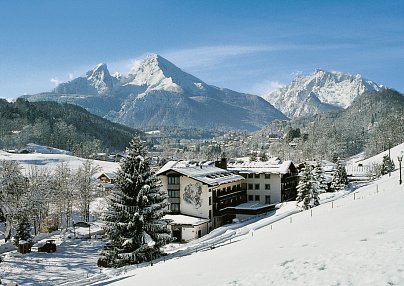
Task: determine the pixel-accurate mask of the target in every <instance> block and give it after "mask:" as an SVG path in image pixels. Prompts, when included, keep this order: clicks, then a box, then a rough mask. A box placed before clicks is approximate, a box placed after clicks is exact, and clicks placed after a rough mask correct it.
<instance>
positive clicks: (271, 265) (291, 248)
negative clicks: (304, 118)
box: [94, 172, 404, 286]
mask: <svg viewBox="0 0 404 286" xmlns="http://www.w3.org/2000/svg"><path fill="white" fill-rule="evenodd" d="M403 200H404V191H403V189H402V187H401V188H399V186H398V180H397V172H396V173H394V174H393V176H392V177H391V178H389V177H384V178H382V179H381V180H379V181H378V182H375V184H372V185H369V186H365V187H362V188H360V189H359V190H357V191H356V192H355V199H354V195H353V194H350V195H348V196H345V197H343V198H341V199H339V200H338V201H334V202H333V203H328V204H322V205H321V206H319V207H317V208H314V209H313V216H311V213H310V211H305V212H302V213H299V214H295V215H293V216H292V217H291V218H290V217H289V218H286V219H284V220H281V221H279V222H276V223H274V224H272V228H271V227H270V226H267V227H264V228H261V229H257V230H255V231H249V232H247V234H246V235H244V236H243V237H239V238H237V239H233V241H232V242H231V243H230V241H228V242H227V243H226V244H225V245H223V246H222V247H217V248H215V249H212V250H207V251H199V252H196V253H194V254H192V255H190V256H185V257H181V258H179V259H173V260H169V261H166V262H160V263H157V264H156V263H155V264H154V266H153V267H147V268H140V269H138V270H132V271H128V272H127V273H126V276H129V278H127V279H123V280H120V279H119V278H115V279H116V280H118V281H116V282H113V283H112V284H111V285H162V283H163V284H164V285H195V286H196V285H403V283H404V255H403V254H404V242H403V239H402V237H404V223H403V220H402V218H403V216H404V209H403V208H402V201H403ZM157 273H158V275H156V274H157ZM122 278H124V276H122ZM162 279H164V282H162ZM107 284H108V283H107V282H103V283H101V284H97V283H95V284H94V285H107ZM108 285H109V284H108Z"/></svg>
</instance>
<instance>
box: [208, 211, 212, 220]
mask: <svg viewBox="0 0 404 286" xmlns="http://www.w3.org/2000/svg"><path fill="white" fill-rule="evenodd" d="M209 219H212V211H211V210H209Z"/></svg>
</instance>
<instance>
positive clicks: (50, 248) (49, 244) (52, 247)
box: [38, 239, 56, 253]
mask: <svg viewBox="0 0 404 286" xmlns="http://www.w3.org/2000/svg"><path fill="white" fill-rule="evenodd" d="M38 251H39V252H48V253H49V252H55V251H56V243H55V241H54V240H53V239H49V240H47V241H46V243H45V244H44V245H42V246H40V247H38Z"/></svg>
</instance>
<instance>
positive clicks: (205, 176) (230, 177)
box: [156, 161, 244, 186]
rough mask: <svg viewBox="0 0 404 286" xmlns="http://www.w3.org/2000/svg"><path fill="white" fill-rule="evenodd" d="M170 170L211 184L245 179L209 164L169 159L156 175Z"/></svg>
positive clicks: (215, 184)
mask: <svg viewBox="0 0 404 286" xmlns="http://www.w3.org/2000/svg"><path fill="white" fill-rule="evenodd" d="M168 171H175V172H177V173H180V174H182V175H184V176H187V177H190V178H192V179H195V180H197V181H200V182H202V183H205V184H208V185H210V186H217V185H222V184H226V183H231V182H236V181H241V180H244V178H243V177H242V176H239V175H236V174H233V173H232V172H229V171H227V170H223V169H220V168H217V167H215V166H211V165H208V164H199V163H192V162H190V161H169V162H167V164H165V165H164V166H163V167H162V168H161V169H160V170H159V171H158V172H157V173H156V175H162V174H164V173H166V172H168Z"/></svg>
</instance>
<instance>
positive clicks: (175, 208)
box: [169, 204, 180, 213]
mask: <svg viewBox="0 0 404 286" xmlns="http://www.w3.org/2000/svg"><path fill="white" fill-rule="evenodd" d="M169 210H170V211H171V213H179V212H180V204H170V205H169Z"/></svg>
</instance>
